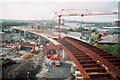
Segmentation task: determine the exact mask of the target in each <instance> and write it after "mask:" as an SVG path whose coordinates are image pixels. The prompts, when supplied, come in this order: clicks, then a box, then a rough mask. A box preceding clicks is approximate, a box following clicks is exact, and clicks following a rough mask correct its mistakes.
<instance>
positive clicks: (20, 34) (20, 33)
mask: <svg viewBox="0 0 120 80" xmlns="http://www.w3.org/2000/svg"><path fill="white" fill-rule="evenodd" d="M19 36H20V37H19V40H21V38H22V32H21V31H20V30H19Z"/></svg>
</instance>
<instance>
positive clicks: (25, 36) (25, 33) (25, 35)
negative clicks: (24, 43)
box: [24, 31, 27, 39]
mask: <svg viewBox="0 0 120 80" xmlns="http://www.w3.org/2000/svg"><path fill="white" fill-rule="evenodd" d="M26 38H27V31H24V39H26Z"/></svg>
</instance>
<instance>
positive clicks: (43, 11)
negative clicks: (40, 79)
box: [0, 0, 119, 21]
mask: <svg viewBox="0 0 120 80" xmlns="http://www.w3.org/2000/svg"><path fill="white" fill-rule="evenodd" d="M118 1H119V0H84V1H82V0H0V18H2V19H3V18H4V19H23V20H43V19H44V20H45V19H52V18H53V17H54V13H55V11H58V10H61V9H88V10H89V11H92V12H93V13H94V12H95V11H96V12H112V11H117V10H118ZM105 17H106V16H104V17H103V16H99V17H94V19H93V17H85V18H82V19H83V20H88V21H90V20H95V21H96V20H97V19H98V21H99V20H100V21H104V19H105V20H108V21H114V20H117V16H109V17H108V16H107V18H105ZM65 19H77V20H78V19H79V20H81V18H80V17H69V18H68V17H67V18H65Z"/></svg>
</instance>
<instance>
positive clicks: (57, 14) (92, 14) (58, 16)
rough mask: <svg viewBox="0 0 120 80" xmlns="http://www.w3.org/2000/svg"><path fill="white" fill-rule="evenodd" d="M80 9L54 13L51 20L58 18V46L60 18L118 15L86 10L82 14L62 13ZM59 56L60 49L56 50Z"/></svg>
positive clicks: (62, 10)
mask: <svg viewBox="0 0 120 80" xmlns="http://www.w3.org/2000/svg"><path fill="white" fill-rule="evenodd" d="M78 10H81V9H61V10H60V11H57V12H55V15H56V16H55V17H54V18H53V20H55V19H56V18H58V31H59V34H58V42H59V45H60V38H61V36H60V26H61V17H70V16H80V17H84V16H103V15H117V14H119V13H118V12H115V11H114V12H108V13H90V12H88V9H85V12H83V13H67V14H66V13H64V11H78ZM59 56H60V49H59V50H58V57H59Z"/></svg>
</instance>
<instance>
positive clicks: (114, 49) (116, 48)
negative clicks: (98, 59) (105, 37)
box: [100, 43, 120, 57]
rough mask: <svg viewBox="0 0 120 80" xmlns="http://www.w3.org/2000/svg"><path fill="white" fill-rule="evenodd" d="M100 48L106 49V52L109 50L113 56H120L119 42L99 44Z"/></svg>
mask: <svg viewBox="0 0 120 80" xmlns="http://www.w3.org/2000/svg"><path fill="white" fill-rule="evenodd" d="M100 48H101V49H103V50H106V51H108V52H110V53H111V54H113V55H114V56H117V57H120V51H119V50H120V43H118V44H116V45H106V44H104V45H102V46H100Z"/></svg>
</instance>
